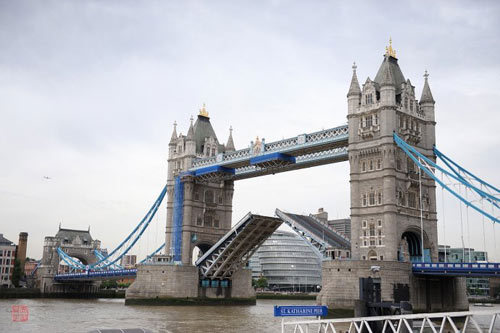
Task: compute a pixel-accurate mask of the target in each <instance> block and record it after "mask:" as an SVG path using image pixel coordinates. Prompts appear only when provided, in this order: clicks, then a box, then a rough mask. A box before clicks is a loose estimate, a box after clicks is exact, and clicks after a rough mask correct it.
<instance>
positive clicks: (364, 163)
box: [361, 161, 366, 172]
mask: <svg viewBox="0 0 500 333" xmlns="http://www.w3.org/2000/svg"><path fill="white" fill-rule="evenodd" d="M361 171H362V172H365V171H366V162H365V161H363V162H361Z"/></svg>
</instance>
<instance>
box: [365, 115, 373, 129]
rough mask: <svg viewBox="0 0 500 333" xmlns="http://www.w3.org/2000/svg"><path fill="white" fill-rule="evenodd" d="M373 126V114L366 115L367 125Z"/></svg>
mask: <svg viewBox="0 0 500 333" xmlns="http://www.w3.org/2000/svg"><path fill="white" fill-rule="evenodd" d="M371 126H372V116H371V115H369V116H367V117H366V127H371Z"/></svg>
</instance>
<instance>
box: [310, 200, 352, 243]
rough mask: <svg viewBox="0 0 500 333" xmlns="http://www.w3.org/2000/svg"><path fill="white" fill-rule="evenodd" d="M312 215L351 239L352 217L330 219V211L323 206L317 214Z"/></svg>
mask: <svg viewBox="0 0 500 333" xmlns="http://www.w3.org/2000/svg"><path fill="white" fill-rule="evenodd" d="M311 215H313V216H314V217H316V218H317V219H318V220H320V221H322V222H324V223H325V224H327V225H328V226H329V227H330V228H332V229H333V230H335V231H336V232H338V233H340V234H342V235H344V236H346V237H347V238H349V239H351V219H349V218H347V219H336V220H329V219H328V212H326V211H325V210H324V209H323V208H319V209H318V212H317V213H316V214H311Z"/></svg>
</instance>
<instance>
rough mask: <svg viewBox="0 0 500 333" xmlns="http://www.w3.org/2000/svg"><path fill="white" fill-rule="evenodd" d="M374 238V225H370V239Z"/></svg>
mask: <svg viewBox="0 0 500 333" xmlns="http://www.w3.org/2000/svg"><path fill="white" fill-rule="evenodd" d="M371 236H375V225H374V224H370V237H371Z"/></svg>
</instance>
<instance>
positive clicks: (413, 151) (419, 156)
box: [393, 133, 500, 223]
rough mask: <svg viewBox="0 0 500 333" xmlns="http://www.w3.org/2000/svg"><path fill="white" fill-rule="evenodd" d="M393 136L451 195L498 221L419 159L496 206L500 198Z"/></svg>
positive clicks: (419, 165) (395, 135)
mask: <svg viewBox="0 0 500 333" xmlns="http://www.w3.org/2000/svg"><path fill="white" fill-rule="evenodd" d="M393 137H394V142H396V144H397V145H398V146H399V147H400V148H401V149H402V150H403V151H404V152H405V153H406V155H408V157H410V158H411V159H412V160H413V162H415V164H416V165H417V166H418V167H419V168H420V169H421V170H423V171H424V172H425V173H426V174H427V175H428V176H429V177H431V178H432V179H434V181H436V182H437V183H438V184H439V185H441V186H442V187H443V188H444V189H446V190H447V191H448V192H450V193H451V194H452V195H453V196H455V197H456V198H457V199H459V200H460V201H462V202H463V203H464V204H466V205H467V206H469V207H471V208H473V209H474V210H476V211H477V212H479V213H480V214H483V215H484V216H486V217H487V218H489V219H490V220H492V221H494V222H496V223H500V219H499V218H496V217H495V216H493V215H491V214H489V213H488V212H486V211H484V210H483V209H481V208H479V207H477V206H476V205H474V204H473V203H472V202H470V201H469V200H467V199H465V198H464V197H462V196H461V195H460V194H459V193H457V192H455V191H454V190H452V189H451V188H450V187H449V186H447V185H446V184H445V183H444V182H443V181H441V180H440V179H439V178H438V177H436V175H435V174H434V172H433V171H432V170H430V169H429V168H428V167H427V166H425V165H424V164H423V163H422V162H421V161H425V162H426V163H427V164H429V165H430V166H431V167H432V168H434V169H437V170H439V171H441V172H442V173H443V174H445V175H447V176H449V177H451V178H453V179H455V180H456V181H457V182H459V183H461V184H462V185H464V186H466V187H467V188H470V189H472V190H473V191H474V192H476V193H478V194H479V195H481V197H483V198H484V199H486V200H488V201H489V202H491V203H492V204H494V205H495V206H496V204H495V202H496V201H498V200H500V199H498V198H495V197H493V196H492V195H490V194H489V193H485V192H484V191H482V190H481V189H479V188H477V187H475V186H473V185H472V184H470V183H468V182H466V181H464V180H463V178H462V177H457V176H456V175H454V174H452V173H450V172H448V171H446V170H444V169H443V168H441V167H440V166H438V165H437V164H436V163H434V162H433V161H432V160H430V159H429V158H427V157H426V156H424V155H423V154H422V153H420V152H419V151H417V150H416V149H415V148H414V147H412V146H410V145H409V144H407V143H406V142H405V141H404V140H403V139H401V138H400V137H399V136H398V135H397V134H396V133H394V134H393ZM497 207H498V206H497Z"/></svg>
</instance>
